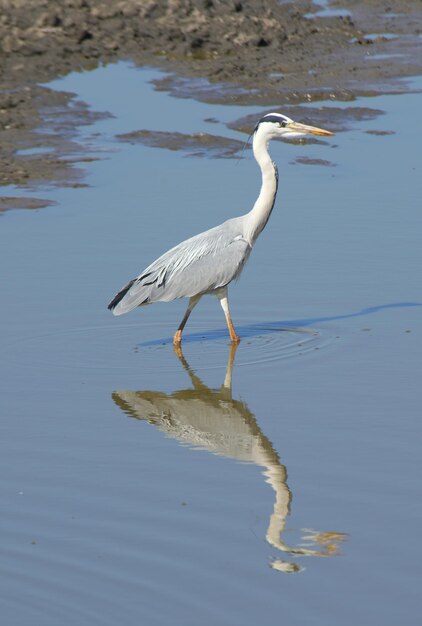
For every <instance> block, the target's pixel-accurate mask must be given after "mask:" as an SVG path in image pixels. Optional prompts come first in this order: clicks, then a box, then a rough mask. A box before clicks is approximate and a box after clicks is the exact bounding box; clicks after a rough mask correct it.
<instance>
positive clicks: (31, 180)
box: [0, 0, 422, 208]
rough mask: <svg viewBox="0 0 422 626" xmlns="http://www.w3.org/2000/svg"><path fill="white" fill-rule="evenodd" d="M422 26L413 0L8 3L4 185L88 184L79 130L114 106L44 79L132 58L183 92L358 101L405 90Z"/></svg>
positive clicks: (222, 97) (208, 96)
mask: <svg viewBox="0 0 422 626" xmlns="http://www.w3.org/2000/svg"><path fill="white" fill-rule="evenodd" d="M421 33H422V8H421V5H420V2H417V1H416V0H413V1H406V0H402V1H400V0H394V1H386V0H373V1H371V0H368V1H362V2H352V1H351V0H344V1H342V2H341V3H338V2H331V3H324V4H321V3H320V4H313V3H312V2H308V1H303V2H302V1H301V0H299V1H298V2H283V3H279V2H277V1H276V0H259V1H258V0H242V1H240V0H239V1H237V2H236V1H229V2H227V1H222V0H167V1H165V2H155V1H154V0H146V1H145V2H139V1H137V0H120V1H117V2H116V1H115V0H56V1H55V2H54V3H53V2H51V1H49V0H36V1H29V2H25V1H23V0H9V1H5V0H3V1H0V78H1V87H0V184H2V185H10V184H12V185H17V186H22V187H25V188H34V189H36V188H37V186H38V185H39V183H40V182H41V183H43V184H60V185H75V186H78V185H81V184H84V182H83V174H82V171H81V169H80V164H81V161H83V159H88V160H89V159H90V158H91V157H90V155H89V149H86V148H85V147H84V148H83V151H84V153H85V156H84V157H83V158H82V157H81V156H80V152H81V146H80V145H78V141H77V129H78V127H79V126H81V125H84V124H89V123H91V122H92V121H93V120H94V119H96V117H97V116H101V115H106V114H107V113H104V112H92V111H90V110H88V109H87V107H85V106H84V105H83V103H78V102H76V101H75V99H74V98H73V97H72V95H71V94H66V93H60V92H57V91H52V90H50V89H48V88H46V87H43V86H41V85H40V83H46V82H48V81H49V80H52V79H54V78H57V77H58V76H62V75H66V74H67V73H69V72H71V71H75V70H81V69H85V70H89V69H93V68H95V67H97V66H98V65H99V64H102V63H109V62H114V61H118V60H122V59H125V60H130V61H132V62H134V63H135V64H138V65H154V66H157V67H160V68H162V69H164V70H165V71H166V72H168V74H167V75H166V76H165V77H164V78H163V79H161V80H160V81H158V82H157V84H156V87H157V88H159V89H165V90H169V91H170V92H172V93H174V95H177V96H179V97H193V98H197V99H201V100H206V101H211V102H221V103H230V102H236V103H245V104H246V103H247V104H258V105H262V106H263V107H265V106H269V105H270V104H271V105H272V106H274V103H278V104H279V105H280V106H282V105H286V104H288V105H298V104H300V103H303V102H315V103H317V102H318V101H321V100H326V99H327V97H329V98H331V99H333V100H343V101H353V100H354V99H355V98H356V97H357V96H360V95H373V94H377V93H387V92H400V91H406V90H408V86H407V84H406V82H405V81H404V80H403V79H405V78H406V77H409V76H413V75H418V74H420V73H421V72H422V53H421V51H422V34H421ZM204 79H205V80H204ZM143 126H145V124H142V120H140V128H141V127H143ZM134 130H137V129H134ZM22 151H23V153H22ZM38 151H39V152H42V154H39V153H38ZM28 153H29V154H28ZM18 205H19V203H18ZM18 205H17V204H16V202H15V203H13V202H11V208H12V207H13V208H16V206H18ZM2 206H6V208H7V202H3V203H2ZM19 206H20V205H19Z"/></svg>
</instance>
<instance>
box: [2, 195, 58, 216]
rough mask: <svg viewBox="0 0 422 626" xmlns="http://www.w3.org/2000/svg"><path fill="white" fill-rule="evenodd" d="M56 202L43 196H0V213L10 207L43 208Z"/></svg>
mask: <svg viewBox="0 0 422 626" xmlns="http://www.w3.org/2000/svg"><path fill="white" fill-rule="evenodd" d="M55 204H57V203H56V202H53V201H52V200H45V199H43V198H22V197H16V196H0V215H1V214H2V213H4V211H9V210H10V209H44V208H45V207H47V206H54V205H55Z"/></svg>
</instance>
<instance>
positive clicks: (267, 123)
mask: <svg viewBox="0 0 422 626" xmlns="http://www.w3.org/2000/svg"><path fill="white" fill-rule="evenodd" d="M258 132H261V133H264V134H265V136H267V137H268V138H269V139H274V138H275V137H282V138H283V139H298V138H300V137H303V136H304V135H309V134H310V135H320V136H324V137H328V136H329V135H334V133H332V132H330V131H329V130H324V129H322V128H316V127H315V126H307V125H306V124H300V123H299V122H294V121H293V120H292V119H290V117H287V116H286V115H282V114H281V113H267V115H264V117H262V118H261V119H260V120H259V122H258V124H257V125H256V126H255V130H254V133H258Z"/></svg>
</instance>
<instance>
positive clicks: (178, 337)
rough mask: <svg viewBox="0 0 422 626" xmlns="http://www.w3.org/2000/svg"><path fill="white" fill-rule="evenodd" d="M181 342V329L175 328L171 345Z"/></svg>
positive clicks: (177, 344) (178, 345)
mask: <svg viewBox="0 0 422 626" xmlns="http://www.w3.org/2000/svg"><path fill="white" fill-rule="evenodd" d="M181 343H182V331H181V330H177V331H176V333H175V335H174V337H173V345H174V346H175V347H176V346H177V347H179V348H180V346H181Z"/></svg>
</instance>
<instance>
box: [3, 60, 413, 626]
mask: <svg viewBox="0 0 422 626" xmlns="http://www.w3.org/2000/svg"><path fill="white" fill-rule="evenodd" d="M156 77H157V73H156V72H155V71H152V70H137V69H133V68H131V67H129V66H127V65H124V64H119V65H116V66H109V67H107V68H102V69H99V70H96V71H94V72H90V73H86V74H77V75H72V76H69V77H68V78H66V79H64V80H62V81H57V82H56V83H55V84H54V86H55V87H57V88H60V89H66V90H69V91H74V92H76V93H77V94H78V95H79V96H80V97H81V98H83V99H84V100H85V101H87V102H88V103H89V104H90V105H91V106H92V107H93V108H94V109H96V110H109V111H111V112H112V113H113V114H114V115H115V117H114V118H113V119H107V120H103V121H101V122H98V123H96V124H95V125H94V126H92V127H90V128H84V129H83V133H84V134H85V135H86V141H87V142H90V143H91V144H92V143H94V145H95V146H97V148H98V154H99V155H101V157H102V158H101V160H99V161H96V162H93V163H90V164H88V165H87V169H88V179H87V180H88V182H89V183H90V187H88V188H80V189H69V188H64V189H59V190H57V189H54V190H48V189H47V190H42V194H43V196H44V197H46V198H48V199H51V200H55V201H57V202H58V205H57V206H53V207H49V208H45V209H41V210H39V211H31V212H19V211H14V212H13V211H10V212H8V213H7V214H5V215H4V216H3V217H2V221H1V227H2V228H1V231H0V249H1V251H2V256H3V263H2V265H3V268H7V271H3V280H2V283H3V284H2V292H3V306H2V308H1V311H0V316H1V328H2V340H1V346H2V354H3V358H2V372H1V380H2V389H3V391H2V405H3V411H2V427H3V429H2V430H3V436H2V438H1V447H2V450H1V457H0V458H1V464H2V471H1V474H0V476H1V502H2V513H3V514H2V516H1V518H0V537H1V544H2V558H1V560H0V578H1V587H2V601H1V604H2V610H1V614H2V616H3V622H4V623H5V624H8V625H10V626H15V625H16V626H18V625H19V626H22V625H24V624H25V625H26V624H34V623H42V624H43V626H49V625H53V624H54V625H55V626H56V625H57V624H60V625H62V626H66V625H68V624H69V625H72V626H73V625H74V624H101V625H106V624H113V625H115V624H118V623H121V624H125V626H131V625H132V624H133V625H135V624H148V625H154V624H157V625H160V626H161V625H164V624H169V623H175V624H184V625H192V626H193V625H195V626H196V625H197V624H201V625H202V624H203V625H208V624H209V625H215V624H218V625H221V626H223V625H227V626H229V625H230V626H232V625H233V624H244V625H252V624H257V623H260V624H270V623H271V624H273V623H275V622H282V623H284V624H287V625H289V626H290V625H292V626H293V625H296V624H297V625H301V626H302V625H303V624H315V625H318V626H319V625H321V626H338V624H342V625H343V626H348V625H350V626H352V625H353V626H355V625H356V624H359V623H360V624H383V626H386V625H387V626H389V625H391V626H393V625H394V626H396V624H397V623H398V622H399V620H400V621H401V622H403V623H406V624H407V625H413V624H414V625H416V624H417V623H419V610H418V595H419V577H418V571H419V563H420V551H419V550H418V545H419V543H420V542H419V529H420V524H421V504H420V494H419V483H420V478H419V477H420V472H421V459H420V448H419V438H420V434H421V425H420V383H419V378H420V376H419V367H420V353H421V346H422V342H421V338H422V332H421V325H420V318H421V312H422V309H421V307H422V296H421V293H420V277H419V272H420V267H421V261H422V250H421V246H420V233H421V227H422V213H421V211H420V197H421V191H422V190H421V186H422V185H421V182H420V181H421V175H420V172H419V169H420V157H419V145H418V143H417V140H416V137H415V127H414V121H415V120H416V119H418V117H419V112H420V109H421V105H422V94H421V93H412V94H407V95H401V96H388V97H387V96H386V97H378V98H376V99H365V100H363V101H361V103H360V104H361V105H362V106H365V107H373V108H375V109H382V110H384V111H385V114H384V115H382V116H380V117H377V118H375V119H372V120H368V121H358V122H356V123H355V124H354V130H351V131H349V132H347V133H346V132H345V133H340V134H338V135H337V136H336V137H335V138H333V139H332V140H330V141H327V142H326V143H324V144H318V145H288V144H282V143H278V144H275V145H274V146H272V154H273V157H274V158H275V160H276V161H277V162H278V164H279V169H280V173H281V185H280V191H279V194H280V195H279V198H278V200H277V203H276V207H275V209H274V212H273V215H272V217H271V220H270V222H269V224H268V226H267V229H266V230H265V231H264V233H263V234H262V236H261V239H260V240H259V242H258V243H257V246H256V249H255V250H254V252H253V255H252V257H251V260H250V263H249V265H248V267H247V268H246V270H245V272H244V275H243V276H242V278H241V280H240V282H239V283H238V284H237V285H236V286H234V288H232V290H231V307H232V314H233V317H234V320H235V323H236V327H237V330H238V332H239V334H240V335H242V337H243V341H242V342H241V344H240V346H239V348H238V349H237V351H236V354H234V353H233V351H231V350H230V347H229V345H228V338H227V333H226V330H225V328H224V318H223V316H222V312H221V310H220V309H219V305H218V302H217V301H216V300H214V299H213V298H204V299H203V300H202V301H201V303H200V305H199V306H198V308H197V309H196V310H195V312H194V313H193V315H192V318H191V320H190V321H189V324H188V326H187V329H186V337H185V342H184V349H183V354H182V355H179V357H178V356H177V355H175V354H174V352H173V349H172V346H171V340H170V337H171V336H172V334H173V332H174V330H175V327H176V326H177V324H178V323H179V321H180V318H181V317H182V315H183V311H184V305H185V303H184V302H176V303H173V304H171V305H156V306H154V307H148V308H146V309H144V310H142V311H139V312H134V313H133V314H131V315H130V316H127V317H124V318H112V317H111V315H110V314H109V312H108V311H107V310H106V308H105V307H106V304H107V302H108V301H109V300H110V298H111V297H112V296H113V294H114V293H115V291H116V290H117V289H118V288H119V287H120V286H121V285H122V284H123V283H124V282H125V281H126V280H128V279H129V278H131V277H132V276H134V275H136V274H137V273H138V272H139V271H141V270H142V269H143V267H145V266H146V265H147V264H148V263H149V262H150V261H151V260H152V259H153V258H155V257H156V256H157V255H158V254H160V253H161V252H163V251H164V250H165V249H167V248H168V247H170V246H172V245H174V244H175V243H177V242H178V241H180V240H181V239H182V238H185V237H187V236H189V235H191V234H194V233H195V232H198V231H200V230H203V229H205V228H208V227H210V226H212V225H215V224H217V223H219V222H221V221H223V220H224V219H226V218H227V217H229V216H232V215H235V214H239V213H242V212H244V211H246V210H247V209H248V208H249V207H250V206H251V204H252V203H253V200H254V198H255V196H256V194H257V190H258V187H259V176H258V173H257V168H256V165H255V163H254V161H253V159H252V157H251V154H250V152H248V151H246V152H245V157H246V158H244V159H242V160H240V161H237V160H226V159H223V160H220V159H204V158H202V159H195V158H185V157H184V153H183V152H174V151H167V150H163V149H157V148H151V147H147V146H143V145H140V144H137V145H129V144H122V143H120V142H118V141H117V140H116V139H115V135H117V134H121V133H128V132H132V131H135V130H139V129H147V130H166V131H169V132H181V133H197V132H208V133H213V132H214V133H215V134H218V135H222V136H226V137H229V138H234V139H242V138H243V137H244V136H243V135H241V134H239V133H237V132H235V131H232V130H228V129H227V128H226V126H225V124H226V123H229V122H232V121H234V120H235V119H237V118H238V117H241V116H243V115H245V114H249V113H254V112H256V114H257V116H258V115H259V112H260V110H259V108H258V107H255V108H253V107H238V106H233V107H227V106H226V107H224V106H216V105H208V104H205V103H198V102H195V101H192V100H188V99H175V98H171V97H169V96H168V95H167V94H166V93H164V92H158V91H154V90H153V88H152V86H151V84H150V83H149V81H150V80H152V79H154V78H156ZM414 86H415V87H421V86H422V84H421V82H420V80H418V81H416V82H415V84H414ZM323 104H324V105H325V106H329V105H330V103H323ZM355 105H356V103H355ZM333 106H338V105H337V104H336V103H333ZM341 106H344V107H347V104H342V105H341ZM274 108H276V106H275V107H274ZM209 118H213V119H216V120H217V123H213V124H211V123H210V122H205V121H204V120H205V119H209ZM366 131H394V134H385V135H384V134H368V133H367V132H366ZM305 157H306V159H308V163H315V162H317V161H318V159H319V160H322V161H330V162H331V163H333V165H334V167H324V166H322V165H315V164H314V165H312V166H309V165H304V164H301V161H300V160H299V161H298V159H301V158H305ZM306 159H305V163H306ZM3 193H4V194H5V195H13V193H14V190H13V189H6V190H5V191H4V192H3ZM20 193H21V192H20ZM32 194H33V191H31V194H28V195H32ZM233 362H234V364H233ZM231 378H232V379H233V381H232V385H231ZM180 444H182V445H180Z"/></svg>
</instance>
